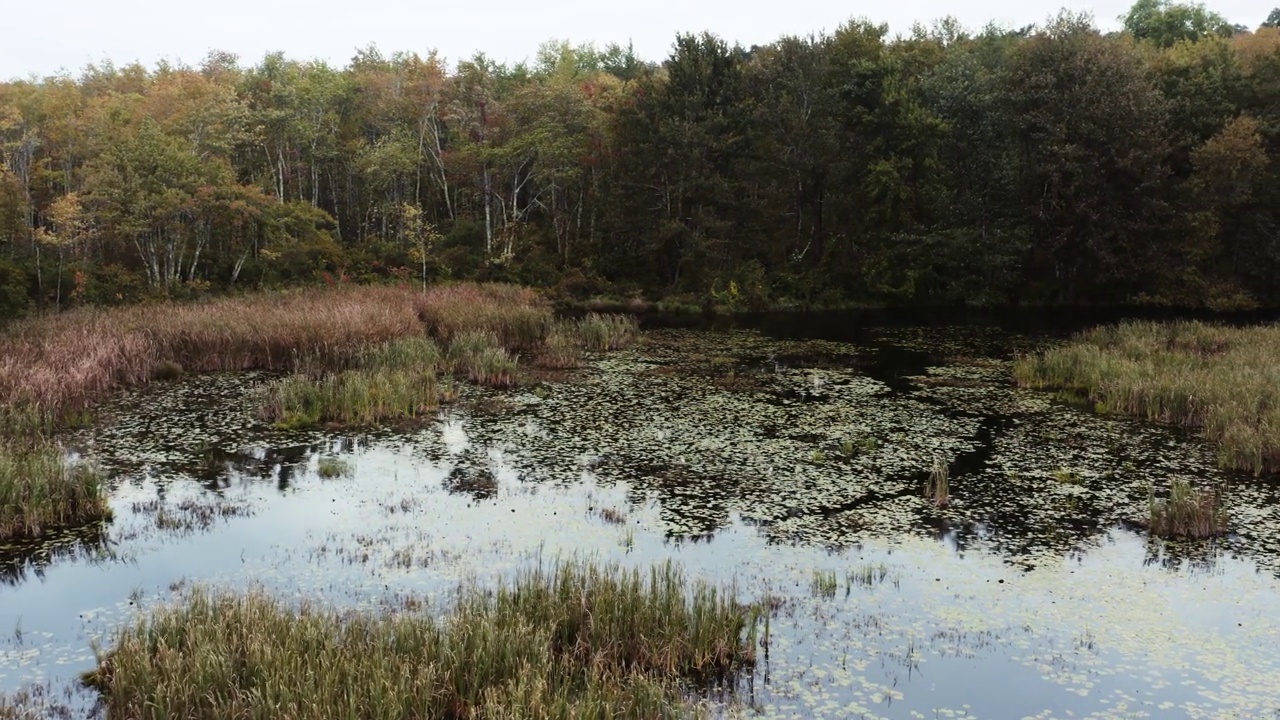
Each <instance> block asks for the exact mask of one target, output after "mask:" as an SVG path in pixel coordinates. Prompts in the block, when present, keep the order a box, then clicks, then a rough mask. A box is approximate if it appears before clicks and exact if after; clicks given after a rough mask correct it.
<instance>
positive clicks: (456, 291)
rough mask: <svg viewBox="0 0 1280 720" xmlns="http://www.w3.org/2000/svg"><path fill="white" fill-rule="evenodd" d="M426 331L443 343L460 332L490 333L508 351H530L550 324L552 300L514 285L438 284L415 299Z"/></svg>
mask: <svg viewBox="0 0 1280 720" xmlns="http://www.w3.org/2000/svg"><path fill="white" fill-rule="evenodd" d="M417 308H418V316H419V318H421V320H422V322H423V323H425V324H426V328H427V332H428V333H429V334H430V335H432V336H433V337H436V338H439V339H440V340H441V341H443V342H445V343H449V342H452V340H453V339H454V338H455V337H456V336H458V335H460V334H463V333H470V332H482V333H491V334H492V335H493V336H494V337H496V338H497V340H498V343H499V344H500V345H501V346H502V347H504V348H506V349H508V350H523V351H532V350H535V349H537V348H538V347H540V346H541V345H542V341H543V340H544V339H545V338H546V336H547V333H549V332H550V331H551V328H552V325H553V318H554V316H553V313H552V308H551V303H550V302H549V301H548V300H547V299H546V298H544V297H542V296H541V295H539V294H538V293H537V292H536V291H534V290H531V289H529V288H523V287H518V286H515V285H502V284H490V285H476V284H470V283H464V284H459V285H440V286H436V287H433V288H430V289H429V290H427V291H426V292H425V293H423V294H422V296H421V297H420V298H419V299H418V303H417Z"/></svg>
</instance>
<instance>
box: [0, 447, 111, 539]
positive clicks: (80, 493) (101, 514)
mask: <svg viewBox="0 0 1280 720" xmlns="http://www.w3.org/2000/svg"><path fill="white" fill-rule="evenodd" d="M110 515H111V510H110V508H109V507H108V506H107V501H106V494H105V487H104V480H103V477H102V474H101V473H100V472H99V471H98V469H97V468H95V467H93V466H91V465H87V464H83V463H69V462H67V459H66V457H65V455H64V453H63V451H62V449H61V448H60V447H58V445H56V444H55V443H53V442H52V441H49V440H44V439H35V440H22V441H19V440H14V439H7V440H0V540H10V539H17V538H30V537H38V536H40V535H42V534H44V533H46V532H48V531H50V530H53V529H57V528H61V527H70V526H75V525H84V524H86V523H90V522H95V521H98V520H103V519H106V518H108V517H110Z"/></svg>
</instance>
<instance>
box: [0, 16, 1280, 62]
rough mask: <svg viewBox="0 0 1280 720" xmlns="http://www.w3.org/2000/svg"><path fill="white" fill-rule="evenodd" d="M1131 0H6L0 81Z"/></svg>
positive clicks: (652, 43) (1247, 20)
mask: <svg viewBox="0 0 1280 720" xmlns="http://www.w3.org/2000/svg"><path fill="white" fill-rule="evenodd" d="M1131 2H1132V0H986V1H985V2H972V1H970V2H955V1H954V0H951V1H950V2H944V1H943V0H891V1H889V2H879V3H849V2H840V1H839V0H772V1H771V2H762V1H761V0H746V1H745V2H744V1H741V0H738V1H735V0H642V1H641V2H618V1H617V0H613V1H612V2H609V1H605V2H590V3H588V2H582V1H581V0H356V1H355V2H352V1H350V0H346V1H343V0H308V1H306V2H302V1H300V0H212V1H211V0H198V1H196V2H191V1H190V0H188V1H187V2H180V1H175V0H7V1H6V2H4V3H3V4H4V5H8V6H9V7H5V8H4V9H3V11H2V12H0V17H3V18H4V21H5V25H6V26H7V28H6V30H5V31H4V32H3V33H0V78H5V79H9V78H14V77H22V78H25V77H28V76H29V75H31V74H33V73H34V74H36V75H41V76H43V75H47V74H51V73H54V72H57V71H59V70H61V69H66V70H70V71H71V72H73V73H78V72H79V70H80V69H81V68H82V67H84V65H85V64H86V63H89V62H97V61H101V60H104V59H109V60H112V61H113V62H115V63H116V64H117V65H123V64H127V63H131V62H133V61H135V60H136V61H141V62H142V63H144V64H146V65H148V66H150V65H153V64H154V63H155V62H156V61H157V60H160V59H168V60H170V61H184V62H187V63H189V64H198V63H199V61H200V60H201V59H202V58H203V57H204V56H205V54H206V53H207V52H208V51H209V50H210V49H215V48H216V49H221V50H228V51H230V52H233V53H236V54H237V55H239V56H240V58H241V61H242V62H244V63H245V64H252V63H255V62H256V61H257V60H259V59H261V57H262V56H263V55H264V54H265V53H267V52H269V51H273V50H281V51H284V52H285V54H287V55H288V56H290V57H292V58H297V59H311V58H322V59H326V60H329V61H330V62H332V63H334V64H336V65H339V66H340V65H345V64H346V62H347V61H348V60H349V59H350V58H351V56H352V54H353V51H354V50H355V48H357V47H363V46H365V45H368V44H369V43H371V42H372V43H376V44H377V45H378V47H379V48H381V49H382V50H384V51H387V52H390V51H394V50H411V51H416V52H419V53H425V52H426V51H428V50H430V49H432V48H434V49H436V50H438V51H439V52H440V54H441V55H443V56H444V57H445V58H447V59H449V60H450V61H451V62H452V61H456V60H457V59H458V58H460V57H469V56H470V55H472V54H473V53H474V52H476V51H477V50H483V51H484V52H486V53H487V54H489V55H490V56H491V57H494V58H495V59H498V60H505V61H519V60H522V59H525V58H528V57H531V56H532V55H533V54H534V52H535V51H536V50H537V48H538V45H539V44H541V43H542V42H543V41H545V40H548V39H552V38H559V39H568V40H571V41H573V42H574V43H579V42H588V41H590V42H594V43H596V44H598V45H604V44H606V43H608V42H618V43H622V44H625V43H626V42H627V41H631V42H633V43H634V44H635V48H636V50H637V52H638V53H639V54H640V55H641V56H642V57H644V58H645V59H648V60H661V59H662V58H664V57H665V56H666V54H667V51H668V50H669V49H670V47H671V43H672V40H673V39H674V37H675V34H676V33H677V32H684V31H701V30H711V31H712V32H715V33H716V34H718V35H720V36H721V37H723V38H725V39H727V40H729V41H737V42H739V43H741V44H743V45H745V46H750V45H753V44H763V43H767V42H771V41H772V40H775V39H777V38H778V37H779V36H781V35H784V34H795V35H807V34H809V33H811V32H814V31H820V30H828V31H830V30H834V29H835V28H836V27H838V26H839V25H840V24H841V23H843V22H844V21H846V20H848V19H849V18H850V17H856V16H866V17H868V18H870V19H871V20H873V21H875V22H886V23H888V24H889V27H890V29H891V31H892V32H894V33H898V32H906V31H907V30H908V29H909V28H910V27H911V24H912V22H914V21H916V20H920V21H924V22H929V21H932V20H934V19H936V18H939V17H942V16H944V15H947V14H952V15H955V16H956V17H958V18H959V19H960V21H961V22H962V23H963V24H965V25H966V26H968V27H975V28H976V27H980V26H982V25H984V24H985V23H986V22H987V21H989V20H994V21H996V22H998V23H1001V24H1005V25H1012V26H1021V25H1027V24H1030V23H1039V22H1041V21H1043V20H1044V19H1045V18H1046V17H1048V16H1049V15H1051V14H1054V13H1056V11H1057V10H1058V9H1059V8H1061V7H1064V6H1065V7H1068V8H1070V9H1072V10H1082V11H1085V12H1089V13H1091V14H1092V15H1093V16H1094V17H1095V18H1096V20H1097V22H1098V24H1099V25H1100V26H1101V27H1103V28H1104V29H1110V28H1114V27H1116V26H1117V25H1118V23H1117V22H1116V17H1117V16H1119V15H1120V14H1121V13H1123V12H1124V11H1125V10H1127V9H1128V7H1129V5H1130V4H1131ZM1274 3H1280V0H1210V2H1209V3H1208V6H1209V8H1210V9H1211V10H1214V11H1217V12H1219V13H1221V14H1223V15H1225V16H1226V17H1227V19H1228V20H1230V21H1231V22H1234V23H1241V24H1244V25H1247V26H1249V27H1251V28H1252V27H1256V26H1257V25H1258V24H1259V23H1261V22H1262V21H1263V20H1264V19H1265V18H1266V15H1267V13H1268V12H1269V10H1270V7H1271V4H1274Z"/></svg>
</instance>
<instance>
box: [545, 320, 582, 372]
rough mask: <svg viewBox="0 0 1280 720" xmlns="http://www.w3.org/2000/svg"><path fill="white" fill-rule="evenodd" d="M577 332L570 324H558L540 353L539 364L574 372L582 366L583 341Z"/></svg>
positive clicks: (548, 336) (549, 334) (548, 335)
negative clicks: (574, 369) (573, 370)
mask: <svg viewBox="0 0 1280 720" xmlns="http://www.w3.org/2000/svg"><path fill="white" fill-rule="evenodd" d="M576 330H577V329H576V328H575V327H574V326H573V325H572V324H570V323H566V322H558V323H556V325H555V327H554V328H553V329H552V330H551V332H550V333H548V334H547V337H546V340H545V341H544V342H543V343H542V348H541V349H540V350H539V351H538V355H537V364H538V365H539V366H540V367H544V368H552V369H556V370H572V369H573V368H576V367H579V366H581V365H582V341H581V340H580V339H579V338H578V336H577V332H576Z"/></svg>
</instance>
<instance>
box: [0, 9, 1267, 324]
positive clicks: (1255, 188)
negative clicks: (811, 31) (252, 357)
mask: <svg viewBox="0 0 1280 720" xmlns="http://www.w3.org/2000/svg"><path fill="white" fill-rule="evenodd" d="M1121 20H1122V26H1123V29H1122V30H1119V31H1117V32H1103V31H1101V30H1100V29H1099V28H1098V27H1097V24H1096V22H1095V21H1094V20H1093V19H1092V18H1090V17H1088V16H1084V15H1076V14H1072V13H1069V12H1066V11H1064V12H1062V13H1060V14H1058V15H1057V16H1056V17H1054V18H1052V19H1049V20H1047V21H1046V22H1045V23H1043V24H1042V25H1036V26H1032V27H1025V28H1017V29H1014V28H1001V27H996V26H994V25H992V26H988V27H986V28H984V29H981V30H980V31H973V30H969V29H966V28H963V27H961V26H960V25H959V24H958V23H957V22H956V21H954V20H951V19H945V20H942V21H938V22H936V23H934V24H933V25H931V26H923V25H918V26H916V27H915V28H914V29H913V30H912V31H911V32H910V33H907V34H905V35H898V36H893V37H891V36H890V35H889V31H888V28H887V26H883V25H877V24H874V23H872V22H869V21H866V20H851V21H849V22H848V23H846V24H844V25H843V26H841V27H840V28H839V29H837V30H836V31H834V32H832V33H829V34H816V35H812V36H809V37H783V38H781V39H779V40H777V41H776V42H773V43H772V44H769V45H765V46H753V47H749V48H744V47H741V46H738V45H734V44H731V43H729V42H726V41H725V40H723V39H721V38H719V37H717V36H716V35H714V34H711V33H703V34H696V35H695V34H690V35H680V36H678V37H676V39H675V41H674V44H673V46H672V49H671V51H670V55H669V57H667V58H666V59H665V60H663V61H661V62H660V63H658V62H652V61H649V60H646V59H643V58H639V57H637V56H636V54H635V53H634V52H633V51H632V50H630V49H629V48H627V47H624V46H619V45H616V44H613V45H608V46H604V47H603V49H601V48H600V47H599V46H595V45H590V44H587V45H573V44H570V43H568V42H561V41H553V42H548V43H546V44H545V45H544V46H543V48H542V50H541V51H540V52H539V53H538V54H537V56H536V57H535V58H533V59H530V60H529V61H527V62H523V63H519V64H514V65H504V64H499V63H496V62H494V61H492V60H490V59H489V58H487V57H486V56H484V55H477V56H475V57H473V58H470V59H467V60H463V61H459V62H457V63H455V64H452V65H451V64H449V63H447V62H446V61H445V60H443V59H441V58H440V57H438V56H437V55H435V54H433V53H428V54H425V55H423V54H416V53H411V52H409V53H404V52H397V53H393V54H390V55H388V54H385V53H384V52H382V51H380V50H379V49H378V48H376V47H374V46H370V47H367V48H365V49H363V50H360V51H359V52H357V53H356V54H355V56H354V57H353V58H352V59H351V60H350V62H349V63H348V64H347V65H346V66H345V67H341V68H338V67H334V66H332V65H330V64H326V63H325V62H321V61H314V60H313V61H307V60H296V59H291V58H288V57H286V56H285V55H284V54H281V53H274V54H270V55H267V56H266V57H264V58H262V59H261V61H259V62H258V63H257V64H255V65H247V64H243V63H242V62H241V60H240V59H239V58H237V57H235V56H232V55H230V54H227V53H222V52H211V53H209V54H208V55H207V57H205V59H204V60H203V61H202V62H201V63H200V64H199V65H198V66H194V67H192V66H186V65H174V64H165V63H161V64H159V65H158V66H156V67H151V68H148V67H144V66H142V65H139V64H132V65H125V66H116V65H113V64H111V63H105V62H104V63H101V64H96V65H90V66H88V67H85V68H84V69H83V70H82V71H81V72H80V73H79V74H78V75H72V74H69V73H67V74H62V75H56V76H52V77H45V78H42V79H36V78H31V79H26V80H12V81H8V82H0V161H2V162H0V317H6V316H14V315H19V314H23V313H29V312H35V311H40V310H55V309H62V308H67V307H73V306H78V305H84V304H119V303H128V302H135V301H139V300H144V299H147V298H152V297H170V298H188V297H197V296H201V295H206V294H211V293H222V292H227V291H232V290H236V289H250V288H252V289H258V288H274V287H284V286H290V285H298V284H338V283H359V282H381V283H392V284H401V285H425V284H428V283H433V282H438V281H442V280H450V279H476V280H486V281H507V282H515V283H521V284H525V285H531V286H536V287H543V288H548V289H550V290H551V291H552V292H553V293H555V294H557V295H558V296H559V297H563V298H570V299H580V300H582V299H587V298H593V297H604V296H608V297H615V298H622V299H626V298H647V299H659V298H678V299H687V300H688V301H690V302H692V303H708V302H714V303H716V304H719V305H723V306H727V307H730V308H737V309H759V308H767V307H779V306H805V307H822V306H836V305H841V304H857V303H865V304H877V305H906V304H913V305H931V304H957V303H965V304H974V305H1015V304H1016V305H1083V304H1113V303H1151V304H1166V305H1175V306H1180V307H1210V308H1215V309H1230V308H1248V307H1258V306H1274V305H1276V304H1277V303H1280V283H1277V282H1276V279H1277V278H1278V277H1280V9H1277V10H1274V11H1272V12H1271V13H1270V15H1269V16H1268V17H1267V18H1265V20H1263V22H1261V24H1260V25H1258V26H1256V27H1253V28H1250V27H1247V26H1242V25H1237V24H1232V23H1231V22H1229V21H1228V20H1227V19H1225V18H1223V17H1221V16H1220V15H1218V14H1216V13H1214V12H1212V11H1211V10H1209V9H1207V8H1205V7H1203V6H1200V5H1194V4H1179V3H1176V2H1170V1H1169V0H1138V2H1137V3H1136V4H1135V5H1134V6H1133V7H1132V8H1131V9H1130V10H1129V11H1128V13H1127V14H1126V15H1125V16H1124V17H1123V18H1122V19H1121ZM1255 21H1256V20H1255ZM424 40H426V41H429V38H425V39H424Z"/></svg>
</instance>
